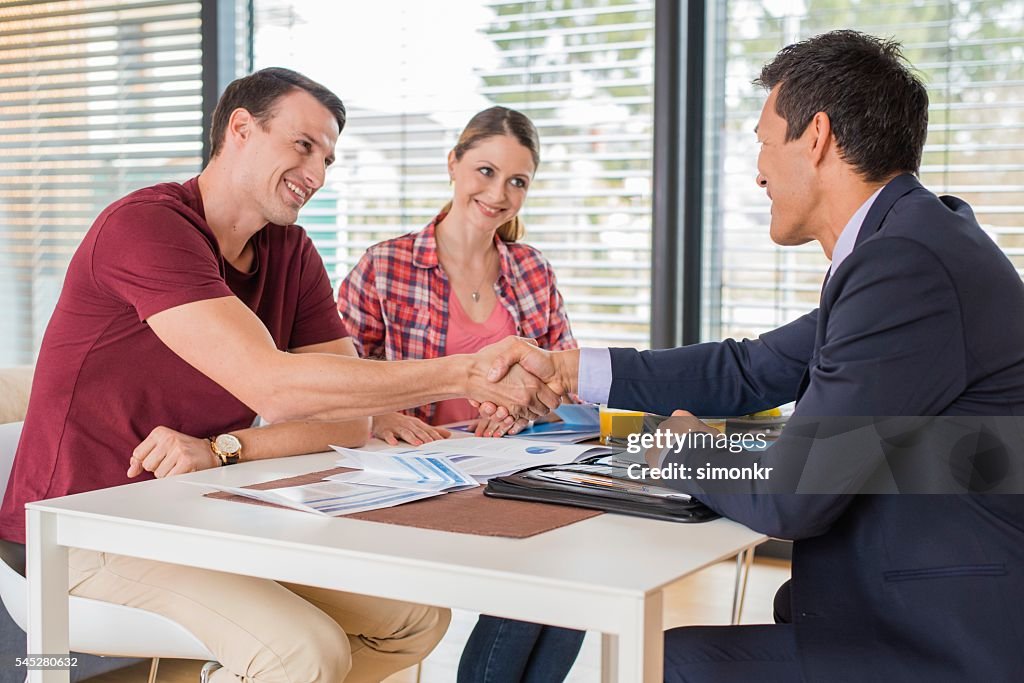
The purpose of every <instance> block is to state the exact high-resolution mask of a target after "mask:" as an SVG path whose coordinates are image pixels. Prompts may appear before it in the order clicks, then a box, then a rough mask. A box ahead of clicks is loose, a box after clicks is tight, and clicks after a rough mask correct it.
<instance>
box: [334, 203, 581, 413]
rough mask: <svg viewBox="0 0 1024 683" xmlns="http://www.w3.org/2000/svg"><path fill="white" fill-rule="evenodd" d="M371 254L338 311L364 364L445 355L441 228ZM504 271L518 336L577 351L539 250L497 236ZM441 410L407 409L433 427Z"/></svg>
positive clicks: (344, 291) (503, 298)
mask: <svg viewBox="0 0 1024 683" xmlns="http://www.w3.org/2000/svg"><path fill="white" fill-rule="evenodd" d="M443 217H444V216H443V215H441V216H438V217H437V218H435V219H434V220H433V221H431V223H430V225H428V226H427V227H426V228H424V229H422V230H420V231H419V232H413V233H409V234H407V235H403V236H401V237H396V238H394V239H390V240H387V241H385V242H380V243H378V244H375V245H373V246H372V247H370V248H369V249H367V250H366V253H365V254H363V257H362V258H361V259H359V263H357V264H356V266H355V267H354V268H353V269H352V272H350V273H349V274H348V276H347V277H346V278H345V280H344V281H343V282H342V283H341V286H340V287H339V288H338V312H339V313H340V314H341V318H342V320H343V321H344V323H345V327H346V328H347V329H348V333H349V335H350V336H351V337H352V341H353V342H355V346H356V350H357V351H358V352H359V355H360V356H361V357H363V358H386V359H387V360H406V359H419V358H439V357H441V356H444V355H445V343H446V340H447V334H448V298H449V292H450V287H449V284H448V277H447V276H446V275H445V273H444V270H443V269H442V268H441V265H440V263H439V262H438V258H437V241H436V239H435V237H434V225H435V224H436V223H437V222H438V221H440V219H441V218H443ZM494 240H495V245H496V246H497V249H498V255H499V257H500V264H501V272H500V273H499V274H498V279H497V280H496V281H495V283H494V293H495V294H496V295H497V297H498V303H499V304H500V305H502V306H504V307H505V310H507V311H508V312H509V315H511V316H512V320H513V321H515V324H516V334H517V335H519V336H520V337H529V338H530V339H534V340H536V342H537V344H538V345H539V346H540V347H541V348H544V349H551V350H560V349H574V348H576V340H575V339H573V336H572V331H571V330H570V329H569V318H568V317H567V316H566V313H565V302H564V301H563V300H562V295H561V294H560V293H559V292H558V287H557V286H556V283H555V273H554V271H553V270H552V269H551V264H550V263H548V262H547V259H545V258H544V257H543V256H542V255H541V253H540V252H539V251H537V250H536V249H534V248H533V247H531V246H528V245H526V244H520V243H518V242H512V243H506V242H503V241H502V240H501V239H500V238H498V237H497V235H495V238H494ZM435 411H436V407H435V405H434V404H430V405H426V406H420V407H419V408H414V409H411V410H408V411H406V412H407V413H409V414H411V415H414V416H416V417H418V418H420V419H421V420H423V421H424V422H426V423H428V424H429V423H430V421H431V420H432V419H433V417H434V413H435Z"/></svg>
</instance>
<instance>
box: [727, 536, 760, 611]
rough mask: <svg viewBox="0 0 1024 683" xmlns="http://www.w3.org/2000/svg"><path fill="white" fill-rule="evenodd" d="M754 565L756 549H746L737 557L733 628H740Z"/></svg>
mask: <svg viewBox="0 0 1024 683" xmlns="http://www.w3.org/2000/svg"><path fill="white" fill-rule="evenodd" d="M753 563H754V549H753V548H746V549H744V550H741V551H740V552H739V554H738V555H737V556H736V583H735V585H734V586H733V593H732V621H731V622H730V623H731V624H732V625H733V626H738V625H739V623H740V618H742V616H743V600H744V598H746V597H747V577H748V576H749V575H750V565H751V564H753Z"/></svg>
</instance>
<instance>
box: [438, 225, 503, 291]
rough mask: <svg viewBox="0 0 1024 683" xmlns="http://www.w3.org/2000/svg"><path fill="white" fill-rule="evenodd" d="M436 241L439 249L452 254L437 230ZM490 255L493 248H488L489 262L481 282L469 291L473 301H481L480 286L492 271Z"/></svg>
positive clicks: (487, 256)
mask: <svg viewBox="0 0 1024 683" xmlns="http://www.w3.org/2000/svg"><path fill="white" fill-rule="evenodd" d="M434 241H435V242H437V246H438V248H439V249H441V250H443V251H444V252H445V253H447V254H448V255H449V256H452V253H451V250H449V249H448V247H446V246H445V245H444V244H443V243H442V242H441V236H440V235H439V234H438V233H437V231H436V230H435V231H434ZM490 256H491V250H490V249H488V250H487V254H486V256H485V258H487V259H488V262H487V265H486V267H485V268H484V276H483V277H482V278H480V282H478V283H477V284H476V287H474V288H473V290H472V291H471V292H470V293H469V296H470V297H472V298H473V303H477V302H479V301H480V288H481V287H482V286H483V284H484V282H485V281H486V280H487V276H488V275H490V272H491V264H490V260H489V259H490ZM452 259H453V261H454V257H452Z"/></svg>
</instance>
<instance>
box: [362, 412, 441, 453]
mask: <svg viewBox="0 0 1024 683" xmlns="http://www.w3.org/2000/svg"><path fill="white" fill-rule="evenodd" d="M372 435H373V436H375V437H377V438H378V439H384V441H386V442H388V444H390V445H392V446H397V445H398V440H399V439H401V440H402V441H404V442H406V443H408V444H412V445H413V446H421V445H423V444H425V443H428V442H430V441H440V440H441V439H447V438H448V437H449V436H451V435H452V433H451V432H449V431H448V430H447V429H444V428H443V427H431V426H430V425H428V424H427V423H426V422H424V421H423V420H420V419H419V418H416V417H413V416H412V415H406V414H405V413H385V414H384V415H375V416H374V418H373V430H372Z"/></svg>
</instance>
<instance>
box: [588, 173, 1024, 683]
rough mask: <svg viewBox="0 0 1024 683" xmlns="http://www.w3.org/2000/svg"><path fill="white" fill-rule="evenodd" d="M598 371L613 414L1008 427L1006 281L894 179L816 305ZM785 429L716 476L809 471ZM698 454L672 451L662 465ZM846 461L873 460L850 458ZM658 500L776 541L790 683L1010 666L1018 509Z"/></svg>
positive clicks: (1021, 631)
mask: <svg viewBox="0 0 1024 683" xmlns="http://www.w3.org/2000/svg"><path fill="white" fill-rule="evenodd" d="M611 357H612V376H613V380H612V387H611V393H610V396H609V401H608V402H609V405H611V406H613V407H616V408H633V409H644V410H648V411H651V412H658V413H662V414H669V413H670V412H671V411H672V410H674V409H677V408H685V409H687V410H690V411H692V412H693V413H695V414H698V415H700V414H704V415H735V414H744V413H749V412H753V411H756V410H762V409H765V408H769V407H772V406H776V405H781V404H783V403H787V402H789V401H792V400H794V399H796V400H797V405H796V409H795V415H796V416H798V417H800V416H886V415H888V416H936V415H1015V416H1021V415H1024V284H1022V282H1021V279H1020V277H1019V276H1018V274H1017V273H1016V271H1015V270H1014V268H1013V266H1012V264H1011V263H1010V262H1009V261H1008V259H1007V258H1006V257H1005V256H1004V255H1003V253H1002V252H1001V251H1000V250H999V248H998V247H997V246H996V245H995V244H994V243H993V242H992V240H991V239H989V237H988V236H987V235H985V234H984V232H983V231H982V230H981V228H980V227H979V226H978V224H977V222H976V220H975V218H974V215H973V213H972V211H971V209H970V207H969V206H968V205H967V204H966V203H964V202H963V201H961V200H959V199H957V198H954V197H942V198H939V197H936V196H935V195H934V194H932V193H931V192H929V191H927V190H926V189H924V188H923V187H922V186H921V185H920V183H919V182H918V181H917V179H916V178H914V177H913V176H910V175H903V176H899V177H897V178H895V179H893V180H892V181H891V182H890V183H889V184H888V185H886V187H885V188H884V189H883V190H882V192H881V193H880V194H879V196H878V198H877V199H876V200H875V203H874V204H873V205H872V207H871V209H870V211H869V212H868V214H867V217H866V218H865V221H864V224H863V226H862V227H861V230H860V233H859V235H858V238H857V243H856V247H855V248H854V250H853V252H852V253H851V254H850V256H848V257H847V259H846V260H845V261H844V262H843V263H842V264H841V265H840V266H839V267H838V268H837V269H836V271H835V272H834V273H833V274H832V276H831V277H830V278H829V279H828V280H827V281H826V284H825V286H824V287H823V290H822V295H821V302H820V306H819V308H818V309H817V310H815V311H813V312H811V313H809V314H807V315H805V316H803V317H801V318H799V319H797V320H796V321H794V322H792V323H790V324H788V325H785V326H783V327H781V328H778V329H776V330H773V331H771V332H768V333H766V334H764V335H762V336H761V337H759V338H758V339H756V340H744V341H741V342H737V341H733V340H727V341H725V342H720V343H710V344H697V345H693V346H689V347H682V348H678V349H669V350H659V351H644V352H637V351H635V350H632V349H612V350H611ZM790 431H793V432H795V431H796V430H786V431H784V433H783V435H782V436H781V437H780V439H779V441H778V442H777V443H776V444H775V445H774V446H773V447H771V448H769V449H768V450H767V451H764V452H763V453H760V454H756V453H750V454H746V453H745V454H742V455H740V456H738V457H731V459H730V465H734V464H740V465H742V464H743V462H742V461H743V459H744V458H745V459H747V460H749V461H750V462H751V463H752V462H759V463H760V464H762V465H765V466H771V465H772V464H773V463H774V464H775V465H778V464H779V463H783V462H786V459H787V457H790V458H794V457H800V458H804V459H806V458H808V457H810V458H815V457H827V454H826V453H823V452H822V449H818V452H815V451H814V450H813V449H812V451H811V453H810V455H809V456H808V453H807V451H806V450H800V452H799V453H797V452H796V451H797V449H795V448H793V445H794V443H795V442H796V441H797V440H798V438H799V436H798V435H794V434H789V433H788V432H790ZM1017 445H1018V446H1019V445H1020V444H1019V442H1018V443H1017ZM1015 455H1016V457H1018V458H1020V457H1024V453H1022V452H1021V450H1017V451H1015ZM707 458H708V454H707V452H706V451H703V452H698V451H689V452H687V451H684V452H682V453H679V454H675V455H670V456H669V459H668V460H667V462H672V461H673V460H675V461H678V462H680V463H686V462H691V463H694V464H698V463H699V464H704V462H705V461H706V460H707ZM804 464H806V463H804ZM818 464H819V465H820V462H819V463H818ZM847 464H848V463H847ZM827 466H831V463H827ZM863 466H864V467H865V468H870V467H874V463H872V462H871V461H870V458H867V457H865V458H864V465H863ZM868 474H869V473H868V472H865V473H864V475H865V476H867V475H868ZM673 485H674V486H676V487H678V488H681V489H682V490H686V491H687V492H689V493H693V494H695V495H697V496H698V497H699V498H700V499H701V500H703V501H704V502H705V503H707V504H708V505H709V506H710V507H711V508H713V509H715V510H716V511H718V512H719V513H721V514H722V515H724V516H726V517H729V518H732V519H735V520H737V521H740V522H742V523H743V524H746V525H747V526H749V527H751V528H753V529H756V530H758V531H761V532H764V533H766V534H769V535H771V536H775V537H778V538H785V539H793V540H794V546H793V582H792V609H793V619H794V628H795V629H796V640H797V648H798V652H799V656H800V661H801V664H802V667H803V670H804V675H805V678H806V680H808V681H842V680H851V681H852V680H856V681H866V680H878V681H946V680H949V681H965V680H991V681H995V680H1015V679H1017V677H1018V676H1020V672H1022V671H1024V609H1021V605H1022V604H1024V496H1012V495H1007V496H999V495H988V496H985V495H962V496H950V495H838V494H836V495H802V494H790V495H781V494H780V495H769V494H766V493H764V490H766V489H765V486H764V485H763V484H761V483H759V482H756V481H754V482H750V483H749V489H748V490H747V491H746V492H744V493H742V494H737V493H729V494H724V493H718V492H715V491H712V490H708V487H704V488H701V487H699V486H697V485H695V484H694V483H693V482H685V481H680V482H675V483H674V484H673ZM1018 680H1019V679H1018Z"/></svg>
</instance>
